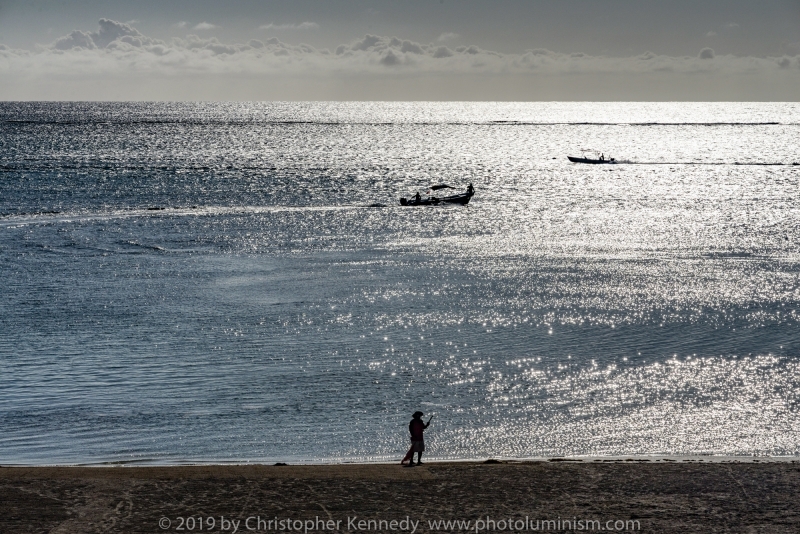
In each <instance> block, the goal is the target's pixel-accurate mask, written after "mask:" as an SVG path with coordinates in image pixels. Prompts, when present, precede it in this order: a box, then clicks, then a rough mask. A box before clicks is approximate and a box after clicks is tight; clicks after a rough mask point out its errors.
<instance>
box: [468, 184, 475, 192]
mask: <svg viewBox="0 0 800 534" xmlns="http://www.w3.org/2000/svg"><path fill="white" fill-rule="evenodd" d="M474 192H475V188H474V187H472V184H469V185H468V186H467V194H468V195H471V194H473V193H474Z"/></svg>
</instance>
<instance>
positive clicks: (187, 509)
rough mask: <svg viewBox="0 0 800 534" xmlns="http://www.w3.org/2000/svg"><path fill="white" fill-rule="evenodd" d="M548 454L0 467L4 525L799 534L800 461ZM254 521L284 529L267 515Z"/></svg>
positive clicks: (20, 528)
mask: <svg viewBox="0 0 800 534" xmlns="http://www.w3.org/2000/svg"><path fill="white" fill-rule="evenodd" d="M552 460H558V459H550V460H548V461H527V462H522V461H505V462H498V463H486V461H485V460H484V461H482V462H431V463H425V464H424V465H422V466H418V467H414V468H405V467H401V466H400V465H399V464H396V465H392V464H378V463H370V464H364V463H361V464H355V463H353V464H335V465H334V464H327V465H284V466H275V465H254V464H250V465H184V466H135V467H134V466H125V467H124V468H120V469H103V468H98V467H97V466H80V467H79V466H73V467H66V466H59V467H55V466H51V467H41V466H40V467H5V468H2V469H0V532H52V533H59V534H70V533H81V534H87V533H93V532H104V533H117V532H118V533H125V534H130V533H138V532H142V533H145V532H147V533H152V532H178V531H180V530H179V529H177V527H178V526H180V524H179V523H178V522H179V521H184V522H185V521H187V520H188V519H187V518H189V517H192V518H195V519H193V521H195V520H197V521H199V520H203V521H207V522H208V524H206V525H205V527H211V523H210V522H211V521H214V522H215V528H204V530H205V531H211V532H231V531H232V529H227V530H225V529H220V528H219V527H220V524H221V523H220V521H221V520H222V519H225V518H227V519H226V520H233V519H235V520H237V521H240V522H242V523H241V525H242V528H240V529H239V530H238V532H246V531H247V529H245V528H243V525H244V523H243V522H244V521H246V520H247V519H248V518H250V519H252V518H276V519H278V518H288V519H291V520H296V521H313V520H314V519H315V518H316V519H321V520H324V521H328V520H330V521H341V522H342V524H341V525H340V528H338V529H334V530H330V529H326V528H312V529H311V530H308V531H307V532H305V531H303V534H311V533H312V532H319V533H320V534H326V533H331V534H332V532H337V533H338V534H345V533H351V534H374V533H375V532H377V531H375V530H374V529H369V528H345V526H346V524H347V523H346V521H348V520H349V519H352V518H353V517H357V518H360V519H364V520H374V521H379V520H387V521H388V520H400V519H403V518H410V519H411V520H414V521H419V522H421V523H420V524H422V525H428V526H427V527H424V528H420V529H419V530H417V531H416V532H414V533H413V534H420V533H422V534H436V533H437V532H444V531H447V532H458V531H459V530H461V531H464V530H465V529H458V528H451V529H449V530H448V529H441V528H433V527H431V526H430V525H435V524H436V521H443V520H463V521H470V522H472V523H471V524H472V525H473V528H471V529H466V530H469V531H471V532H472V533H473V534H483V533H484V532H485V531H483V530H480V531H476V530H475V528H474V525H476V523H474V522H475V521H478V520H483V519H482V518H493V520H494V519H497V520H500V519H501V518H503V519H508V518H530V519H534V518H535V519H537V520H538V519H542V520H556V518H558V520H561V519H564V520H572V519H571V518H583V519H586V520H592V521H595V520H597V521H624V522H638V523H637V524H638V525H639V526H640V528H639V529H631V530H641V531H645V532H654V531H655V532H697V533H701V532H702V533H706V532H712V531H715V532H716V531H725V532H729V531H734V532H755V531H758V532H770V533H781V532H798V531H800V508H799V507H797V505H796V496H797V495H798V494H800V465H798V463H800V461H797V460H794V461H790V462H786V461H779V462H758V463H756V462H694V461H692V462H643V461H635V460H632V461H625V460H623V459H619V460H610V461H591V462H586V461H580V462H578V461H563V460H562V461H552ZM583 519H582V520H583ZM253 520H254V521H255V519H253ZM160 521H162V522H163V523H159V522H160ZM632 524H633V523H632ZM164 525H167V526H166V528H165V527H164ZM250 525H251V526H253V525H255V523H250ZM187 530H190V529H189V528H184V529H183V531H187ZM284 530H285V529H284ZM289 530H292V529H289ZM294 530H298V529H294ZM531 530H532V529H531ZM551 530H557V529H551ZM566 530H569V529H566ZM573 530H578V529H573ZM612 530H613V529H612ZM251 531H255V532H271V533H281V532H283V530H282V529H278V528H268V526H267V525H265V526H264V528H258V529H254V530H251ZM494 531H497V532H500V531H503V529H495V530H494ZM494 531H493V530H491V529H489V530H488V532H494ZM513 531H514V532H520V531H525V529H514V530H513ZM562 531H563V529H562ZM380 532H389V530H385V529H384V530H380ZM396 534H412V533H411V532H410V531H407V532H402V530H398V531H397V532H396ZM464 534H466V532H464Z"/></svg>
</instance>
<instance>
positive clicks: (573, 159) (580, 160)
mask: <svg viewBox="0 0 800 534" xmlns="http://www.w3.org/2000/svg"><path fill="white" fill-rule="evenodd" d="M567 159H568V160H570V161H571V162H572V163H593V164H598V163H616V162H617V160H615V159H614V158H609V159H590V158H576V157H573V156H567Z"/></svg>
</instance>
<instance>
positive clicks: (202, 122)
mask: <svg viewBox="0 0 800 534" xmlns="http://www.w3.org/2000/svg"><path fill="white" fill-rule="evenodd" d="M0 122H3V123H6V124H32V125H58V126H80V125H109V126H112V125H114V126H116V125H120V126H125V125H135V124H141V125H151V124H152V125H170V124H177V125H189V126H192V125H196V126H252V125H255V124H264V125H269V124H276V125H295V124H298V125H305V124H313V125H320V126H353V125H362V126H395V125H401V124H402V125H410V126H436V125H443V126H447V125H454V126H797V125H800V123H798V122H779V121H766V122H593V121H575V122H568V121H567V122H547V121H524V120H523V121H519V120H486V121H447V120H442V121H325V120H320V121H314V120H275V119H198V118H192V119H178V118H176V119H146V118H142V119H117V120H108V119H92V118H83V119H68V120H58V119H4V120H1V121H0Z"/></svg>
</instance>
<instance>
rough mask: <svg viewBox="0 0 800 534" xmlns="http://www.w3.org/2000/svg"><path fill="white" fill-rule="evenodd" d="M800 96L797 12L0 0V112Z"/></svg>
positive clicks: (668, 4)
mask: <svg viewBox="0 0 800 534" xmlns="http://www.w3.org/2000/svg"><path fill="white" fill-rule="evenodd" d="M798 97H800V0H759V1H758V2H755V1H753V0H746V1H745V0H693V1H689V0H671V1H647V0H636V1H633V0H605V1H602V0H558V1H553V0H493V1H477V0H458V1H456V0H403V1H399V0H373V1H363V0H316V1H310V0H292V1H284V0H280V1H271V0H260V1H259V0H225V1H223V0H214V1H211V0H160V1H154V0H137V1H135V2H131V1H125V2H123V1H121V0H110V1H100V0H84V1H77V0H75V1H70V0H25V1H22V0H0V100H473V101H476V100H477V101H495V100H501V101H509V100H512V101H553V100H567V101H570V100H593V101H671V100H679V101H680V100H683V101H686V100H690V101H797V100H798Z"/></svg>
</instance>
